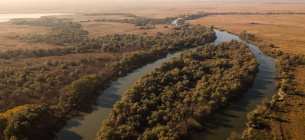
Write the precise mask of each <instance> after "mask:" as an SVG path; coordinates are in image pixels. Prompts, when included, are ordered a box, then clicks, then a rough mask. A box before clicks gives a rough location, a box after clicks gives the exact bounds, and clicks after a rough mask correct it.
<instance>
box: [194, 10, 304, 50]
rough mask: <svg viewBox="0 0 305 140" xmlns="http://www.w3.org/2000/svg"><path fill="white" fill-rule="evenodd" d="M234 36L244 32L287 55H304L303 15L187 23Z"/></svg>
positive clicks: (214, 18) (232, 17)
mask: <svg viewBox="0 0 305 140" xmlns="http://www.w3.org/2000/svg"><path fill="white" fill-rule="evenodd" d="M189 22H190V23H191V24H203V25H208V26H210V25H214V26H215V27H216V28H219V29H224V30H227V31H230V32H233V33H234V34H239V33H240V32H242V31H244V30H246V31H247V32H249V33H254V34H255V35H256V36H257V37H259V38H262V39H263V41H264V42H267V43H273V44H275V46H277V47H279V49H280V50H282V51H284V52H287V53H295V54H300V53H301V54H305V46H304V44H305V38H304V36H305V15H221V16H208V17H203V18H200V19H196V20H192V21H189Z"/></svg>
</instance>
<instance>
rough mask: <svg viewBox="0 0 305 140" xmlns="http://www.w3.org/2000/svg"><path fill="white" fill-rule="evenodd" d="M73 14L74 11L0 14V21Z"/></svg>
mask: <svg viewBox="0 0 305 140" xmlns="http://www.w3.org/2000/svg"><path fill="white" fill-rule="evenodd" d="M58 15H74V13H45V14H0V22H8V21H10V20H11V19H19V18H40V17H43V16H58Z"/></svg>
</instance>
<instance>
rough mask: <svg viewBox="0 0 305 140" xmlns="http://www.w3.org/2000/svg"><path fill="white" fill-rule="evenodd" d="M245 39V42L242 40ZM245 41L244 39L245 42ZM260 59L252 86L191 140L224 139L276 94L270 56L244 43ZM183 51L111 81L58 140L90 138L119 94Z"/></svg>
mask: <svg viewBox="0 0 305 140" xmlns="http://www.w3.org/2000/svg"><path fill="white" fill-rule="evenodd" d="M215 32H216V36H217V39H216V40H215V42H214V43H218V42H221V41H230V40H232V39H236V40H238V41H242V40H240V39H239V37H238V36H236V35H232V34H229V33H227V32H221V31H219V30H215ZM243 42H244V41H243ZM245 43H246V42H245ZM246 44H247V45H248V46H249V47H250V50H251V51H252V52H253V53H254V55H255V58H256V59H257V60H258V61H259V62H260V66H259V72H258V74H257V77H256V78H255V81H254V84H253V87H252V88H251V89H249V90H247V92H246V93H245V94H244V98H242V99H240V100H238V101H234V102H233V103H230V104H229V106H228V107H226V108H225V110H223V111H221V112H219V113H218V114H217V115H215V119H214V120H212V121H211V123H208V124H207V125H206V126H205V129H204V131H202V132H196V133H194V134H193V136H192V139H194V140H202V139H211V140H221V139H226V138H227V137H228V136H229V135H230V133H231V131H238V132H240V131H242V130H243V129H244V128H245V122H246V121H247V113H248V112H250V111H252V110H254V109H255V108H256V105H259V104H261V100H262V99H263V98H264V97H269V98H270V97H271V96H272V95H273V94H275V91H274V89H275V79H274V78H275V63H274V61H273V59H272V58H271V57H268V56H266V55H264V54H263V53H262V52H261V51H260V50H259V49H258V47H257V46H254V45H252V44H248V43H246ZM182 52H183V51H180V52H176V53H173V54H168V55H167V57H166V58H163V59H159V60H157V61H156V62H153V63H150V64H147V65H145V66H143V67H142V68H139V69H137V70H135V71H134V72H132V73H130V74H128V75H126V76H124V77H121V78H119V79H118V80H116V81H114V82H112V83H111V85H110V87H109V88H107V89H106V90H104V91H103V92H102V93H101V96H100V97H99V99H98V105H97V106H95V107H94V108H93V111H92V113H90V114H88V115H85V116H80V117H75V118H73V119H71V120H69V121H68V122H67V125H66V126H65V127H64V128H63V129H62V130H61V131H60V132H59V133H58V134H57V137H58V138H57V139H58V140H67V139H73V140H81V139H83V140H93V139H95V138H96V134H97V132H98V130H99V129H100V127H101V125H102V121H103V120H105V119H106V118H108V116H109V114H110V112H111V110H112V109H113V105H114V104H115V103H116V102H117V101H119V100H121V96H122V94H123V93H124V92H125V91H126V90H127V89H130V88H131V86H132V85H133V84H134V83H135V82H136V81H137V80H138V79H139V78H140V76H141V75H144V74H145V73H147V72H150V71H152V69H153V68H154V67H158V66H159V65H160V64H161V63H162V62H166V61H167V60H168V59H169V58H170V57H173V56H179V55H180V54H181V53H182Z"/></svg>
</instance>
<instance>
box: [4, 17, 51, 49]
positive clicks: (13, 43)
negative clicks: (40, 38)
mask: <svg viewBox="0 0 305 140" xmlns="http://www.w3.org/2000/svg"><path fill="white" fill-rule="evenodd" d="M0 27H1V29H0V51H6V50H16V49H48V48H53V47H55V46H53V45H49V44H29V43H27V42H25V41H23V40H20V39H8V38H6V37H5V36H7V35H20V36H22V35H28V34H47V33H50V32H51V31H50V30H49V29H48V28H45V27H37V26H30V25H15V24H13V23H12V22H2V23H1V22H0Z"/></svg>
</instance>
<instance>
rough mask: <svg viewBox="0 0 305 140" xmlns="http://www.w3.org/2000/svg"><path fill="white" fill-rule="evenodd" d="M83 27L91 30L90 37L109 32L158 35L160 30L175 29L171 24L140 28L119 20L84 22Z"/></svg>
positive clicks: (165, 31)
mask: <svg viewBox="0 0 305 140" xmlns="http://www.w3.org/2000/svg"><path fill="white" fill-rule="evenodd" d="M82 25H83V28H84V29H85V30H87V31H89V36H90V37H98V36H104V35H107V34H136V35H144V34H143V33H144V32H146V35H150V36H153V35H156V34H157V33H158V32H162V33H169V32H172V31H173V30H172V29H171V26H169V25H167V26H169V28H164V26H166V25H156V26H155V29H140V27H139V26H135V25H133V24H129V23H118V22H84V23H82Z"/></svg>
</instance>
